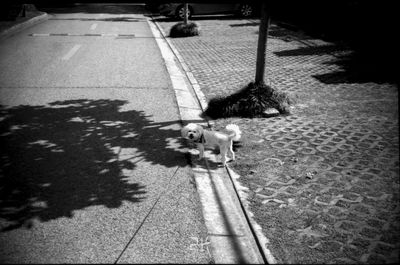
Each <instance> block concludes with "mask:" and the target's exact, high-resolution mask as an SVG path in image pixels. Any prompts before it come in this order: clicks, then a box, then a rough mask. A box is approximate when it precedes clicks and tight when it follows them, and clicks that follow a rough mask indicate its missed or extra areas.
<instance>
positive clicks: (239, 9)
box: [158, 2, 255, 19]
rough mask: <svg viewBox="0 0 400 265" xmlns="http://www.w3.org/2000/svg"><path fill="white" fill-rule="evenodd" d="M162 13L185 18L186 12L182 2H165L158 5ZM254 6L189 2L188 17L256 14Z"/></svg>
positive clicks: (248, 15)
mask: <svg viewBox="0 0 400 265" xmlns="http://www.w3.org/2000/svg"><path fill="white" fill-rule="evenodd" d="M158 11H159V12H160V14H161V15H163V16H167V17H176V18H178V19H183V17H184V15H185V12H184V6H183V4H182V2H180V3H165V4H161V5H159V6H158ZM254 11H255V9H254V6H253V5H252V4H250V3H241V4H238V3H236V4H235V3H220V4H212V3H188V17H189V18H191V17H192V16H193V15H214V14H237V15H239V16H241V17H251V16H252V15H254Z"/></svg>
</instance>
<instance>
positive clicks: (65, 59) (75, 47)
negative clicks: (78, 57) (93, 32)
mask: <svg viewBox="0 0 400 265" xmlns="http://www.w3.org/2000/svg"><path fill="white" fill-rule="evenodd" d="M81 46H82V45H80V44H76V45H75V46H74V47H72V49H71V50H70V51H69V52H68V53H67V54H66V55H64V57H63V58H61V59H62V60H63V61H68V60H69V59H70V58H71V57H72V56H74V54H75V53H76V52H77V51H78V50H79V48H80V47H81Z"/></svg>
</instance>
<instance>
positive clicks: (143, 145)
mask: <svg viewBox="0 0 400 265" xmlns="http://www.w3.org/2000/svg"><path fill="white" fill-rule="evenodd" d="M125 104H126V102H125V101H121V100H84V99H83V100H70V101H58V102H53V103H50V104H49V105H46V106H17V107H12V108H5V107H4V106H0V113H1V114H0V144H1V151H0V157H1V165H2V166H1V171H0V220H2V221H1V223H0V231H2V232H4V231H9V230H13V229H17V228H19V227H22V226H26V227H28V228H30V227H32V225H33V222H32V221H33V219H39V220H40V221H49V220H53V219H56V218H60V217H72V216H73V211H74V210H79V209H83V208H86V207H89V206H94V205H103V206H105V207H108V208H117V207H119V206H120V205H121V204H122V202H123V201H127V202H132V203H134V202H140V201H141V200H143V199H145V194H146V187H145V186H143V185H141V184H140V183H133V182H132V177H131V178H129V177H130V174H131V173H129V171H130V170H134V169H135V167H136V164H137V162H139V161H143V160H144V161H148V162H150V163H151V164H159V165H163V166H165V167H176V166H185V165H186V161H185V160H184V159H182V156H183V153H182V151H179V149H177V148H179V146H180V143H179V140H178V141H177V143H176V141H175V139H176V138H177V136H178V135H179V133H178V132H177V131H176V129H175V130H173V129H171V127H170V128H168V126H170V125H174V124H176V123H177V121H171V122H165V123H153V122H152V121H151V119H150V117H149V116H146V115H145V113H143V112H142V111H135V110H131V111H125V112H122V111H120V108H121V107H122V106H123V105H125ZM178 139H180V138H179V137H178ZM174 141H175V142H174ZM127 150H128V151H129V150H131V152H127Z"/></svg>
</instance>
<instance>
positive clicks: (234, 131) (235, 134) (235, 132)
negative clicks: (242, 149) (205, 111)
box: [225, 124, 242, 141]
mask: <svg viewBox="0 0 400 265" xmlns="http://www.w3.org/2000/svg"><path fill="white" fill-rule="evenodd" d="M225 129H226V130H227V131H229V132H230V134H229V137H230V138H231V139H232V140H233V141H239V140H240V137H241V136H242V132H241V131H240V129H239V126H237V125H236V124H228V125H226V127H225Z"/></svg>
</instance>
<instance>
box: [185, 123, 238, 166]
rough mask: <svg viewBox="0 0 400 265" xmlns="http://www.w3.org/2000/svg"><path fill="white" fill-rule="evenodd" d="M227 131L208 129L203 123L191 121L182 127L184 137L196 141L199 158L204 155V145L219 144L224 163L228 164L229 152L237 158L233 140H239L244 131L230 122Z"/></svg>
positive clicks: (233, 157)
mask: <svg viewBox="0 0 400 265" xmlns="http://www.w3.org/2000/svg"><path fill="white" fill-rule="evenodd" d="M225 130H226V133H225V132H218V131H207V130H204V129H203V127H202V126H201V125H198V124H195V123H189V124H188V125H186V126H185V127H183V128H182V130H181V133H182V137H183V138H185V139H187V140H189V141H190V142H193V143H196V144H197V148H198V150H199V159H202V158H203V157H204V146H205V145H206V146H216V145H217V146H219V152H220V154H221V161H222V165H223V166H225V165H226V155H227V154H228V153H229V155H230V156H231V158H232V160H235V153H234V152H233V149H232V141H239V139H240V137H241V134H242V132H241V131H240V129H239V126H237V125H236V124H228V125H227V126H226V127H225Z"/></svg>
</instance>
